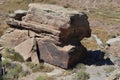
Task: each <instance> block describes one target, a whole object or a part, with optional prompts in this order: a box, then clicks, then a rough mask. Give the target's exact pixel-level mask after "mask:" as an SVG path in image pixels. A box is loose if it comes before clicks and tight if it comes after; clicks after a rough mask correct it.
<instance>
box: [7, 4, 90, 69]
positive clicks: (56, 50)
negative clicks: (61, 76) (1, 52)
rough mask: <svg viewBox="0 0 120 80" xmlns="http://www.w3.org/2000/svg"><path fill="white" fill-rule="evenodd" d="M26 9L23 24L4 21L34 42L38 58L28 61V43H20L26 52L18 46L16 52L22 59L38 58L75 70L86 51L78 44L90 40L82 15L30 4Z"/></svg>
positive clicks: (87, 24) (64, 9)
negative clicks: (73, 67) (26, 33)
mask: <svg viewBox="0 0 120 80" xmlns="http://www.w3.org/2000/svg"><path fill="white" fill-rule="evenodd" d="M29 7H30V8H29V10H28V13H27V15H26V16H24V19H23V20H22V21H18V20H15V19H9V20H7V23H8V24H9V25H10V27H12V28H16V29H22V30H24V29H25V30H28V36H29V37H31V38H34V40H35V42H36V52H37V55H36V54H33V56H31V57H30V56H29V55H32V54H31V53H30V50H31V48H29V47H27V45H29V41H27V43H26V42H23V43H21V44H22V46H24V47H26V49H24V48H23V49H22V48H19V47H20V46H21V44H20V45H18V46H19V47H18V49H16V50H17V51H19V52H20V53H21V55H23V57H26V56H27V58H29V57H30V58H31V59H33V58H34V61H35V60H36V59H37V58H36V57H35V56H37V57H38V59H39V60H43V61H45V62H47V63H50V64H53V65H56V66H59V67H62V68H69V67H71V66H74V64H75V63H77V62H79V61H82V59H84V58H85V57H86V55H87V50H86V48H85V47H84V46H82V45H81V43H80V41H81V40H82V39H83V38H85V37H90V36H91V29H90V26H89V22H88V16H87V15H86V14H85V13H83V12H78V11H75V10H71V9H66V8H63V7H59V6H55V5H48V4H30V5H29ZM28 36H27V37H28ZM30 42H31V41H30ZM22 46H21V47H22ZM27 48H29V49H27ZM27 58H25V59H27Z"/></svg>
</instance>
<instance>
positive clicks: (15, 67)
mask: <svg viewBox="0 0 120 80" xmlns="http://www.w3.org/2000/svg"><path fill="white" fill-rule="evenodd" d="M8 69H9V70H8V72H7V74H5V75H3V80H16V79H18V78H19V75H20V73H21V72H22V66H21V65H19V64H11V66H9V68H8Z"/></svg>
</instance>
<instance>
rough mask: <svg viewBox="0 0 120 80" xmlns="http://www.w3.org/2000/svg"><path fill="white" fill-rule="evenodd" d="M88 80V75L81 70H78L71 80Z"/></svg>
mask: <svg viewBox="0 0 120 80" xmlns="http://www.w3.org/2000/svg"><path fill="white" fill-rule="evenodd" d="M88 79H89V74H88V73H86V72H84V71H82V70H79V71H78V72H77V75H76V76H75V77H74V78H73V80H88Z"/></svg>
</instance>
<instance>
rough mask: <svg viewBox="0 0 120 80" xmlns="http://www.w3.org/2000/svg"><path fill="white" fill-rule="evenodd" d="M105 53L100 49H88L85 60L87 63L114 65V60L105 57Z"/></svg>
mask: <svg viewBox="0 0 120 80" xmlns="http://www.w3.org/2000/svg"><path fill="white" fill-rule="evenodd" d="M104 56H105V53H104V52H102V51H100V50H95V51H88V56H87V58H86V59H85V60H84V62H83V63H84V64H85V65H96V66H102V65H113V62H112V61H111V60H110V59H109V58H106V59H105V58H104Z"/></svg>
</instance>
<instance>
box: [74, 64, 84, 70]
mask: <svg viewBox="0 0 120 80" xmlns="http://www.w3.org/2000/svg"><path fill="white" fill-rule="evenodd" d="M76 68H77V69H84V70H85V69H86V66H85V65H84V64H82V63H80V64H78V65H77V66H76Z"/></svg>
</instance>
